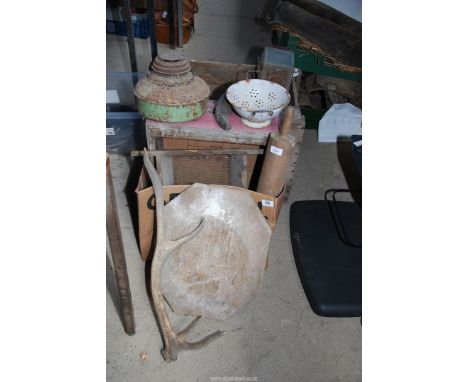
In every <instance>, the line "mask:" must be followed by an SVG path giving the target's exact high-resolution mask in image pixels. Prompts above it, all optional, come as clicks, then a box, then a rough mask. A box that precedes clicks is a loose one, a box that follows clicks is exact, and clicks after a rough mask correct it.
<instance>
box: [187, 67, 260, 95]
mask: <svg viewBox="0 0 468 382" xmlns="http://www.w3.org/2000/svg"><path fill="white" fill-rule="evenodd" d="M190 65H191V66H192V70H193V71H194V72H195V73H196V74H197V76H200V77H201V78H203V79H204V80H205V81H206V83H207V84H208V86H209V87H210V90H211V96H210V99H218V98H219V97H220V96H221V95H223V94H224V92H225V91H226V90H227V88H228V87H229V86H230V85H232V84H233V83H235V82H238V81H242V80H245V79H246V77H247V73H248V72H249V71H250V70H255V65H247V64H229V63H222V62H212V61H190Z"/></svg>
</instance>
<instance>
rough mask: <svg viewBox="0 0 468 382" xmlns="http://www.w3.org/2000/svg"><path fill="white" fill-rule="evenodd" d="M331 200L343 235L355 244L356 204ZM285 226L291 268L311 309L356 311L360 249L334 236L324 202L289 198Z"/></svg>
mask: <svg viewBox="0 0 468 382" xmlns="http://www.w3.org/2000/svg"><path fill="white" fill-rule="evenodd" d="M334 203H335V204H334V206H335V207H336V209H337V210H338V211H339V215H340V216H341V219H342V222H343V226H344V227H345V228H346V234H347V236H348V237H349V239H350V240H352V241H353V242H355V243H356V242H357V243H360V242H361V234H362V224H361V222H362V215H361V209H360V207H359V206H358V205H357V204H356V203H353V202H339V201H337V202H334ZM290 229H291V242H292V248H293V253H294V258H295V261H296V267H297V270H298V273H299V277H300V279H301V283H302V287H303V288H304V292H305V294H306V296H307V299H308V301H309V304H310V306H311V308H312V310H313V311H314V312H315V313H316V314H318V315H320V316H325V317H359V316H361V311H362V254H361V248H360V247H356V246H350V245H348V244H346V243H345V242H343V240H341V239H340V235H339V234H338V231H337V226H336V223H335V221H334V219H333V215H332V210H331V209H330V205H329V202H327V201H321V200H311V201H300V202H295V203H293V204H292V205H291V211H290Z"/></svg>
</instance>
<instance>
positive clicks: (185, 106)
mask: <svg viewBox="0 0 468 382" xmlns="http://www.w3.org/2000/svg"><path fill="white" fill-rule="evenodd" d="M134 92H135V96H136V97H137V105H138V110H139V111H140V113H142V114H143V115H144V116H145V117H146V118H148V119H154V120H156V121H162V122H184V121H191V120H193V119H197V118H199V117H201V116H202V115H203V114H204V113H205V112H206V110H207V108H208V97H209V95H210V88H209V87H208V85H207V84H206V82H205V81H204V80H203V79H201V78H200V77H198V76H196V75H195V74H194V73H193V71H192V68H191V67H190V64H189V62H188V61H187V60H186V59H185V57H184V56H183V54H182V53H181V52H180V51H176V50H171V51H169V52H167V53H163V54H161V55H159V56H157V57H156V58H155V59H154V60H153V62H152V63H151V67H150V71H149V72H148V74H147V75H146V77H144V78H142V79H141V80H140V81H138V83H137V84H136V86H135V89H134Z"/></svg>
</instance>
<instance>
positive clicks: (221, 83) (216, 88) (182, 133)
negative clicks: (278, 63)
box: [146, 61, 305, 195]
mask: <svg viewBox="0 0 468 382" xmlns="http://www.w3.org/2000/svg"><path fill="white" fill-rule="evenodd" d="M190 64H191V66H192V69H193V71H194V72H195V73H196V74H197V75H198V76H200V77H201V78H203V79H204V80H205V81H206V83H207V84H208V86H209V87H210V91H211V93H210V99H213V100H216V99H218V98H219V97H220V96H221V95H222V94H223V93H224V92H225V91H226V90H227V88H228V87H229V86H230V85H231V84H233V83H235V82H238V81H241V80H244V79H246V78H247V76H248V74H249V72H252V71H255V65H247V64H227V63H219V62H208V61H191V62H190ZM297 99H298V96H297V90H296V87H295V82H294V81H293V84H292V86H291V104H290V106H292V107H294V108H295V113H294V120H293V126H292V128H291V131H290V134H292V135H293V136H294V137H295V138H296V140H297V142H298V144H297V145H296V148H295V151H294V153H293V158H292V161H291V163H290V166H289V171H288V176H287V181H286V184H285V191H286V192H285V194H286V195H287V194H288V192H289V189H290V187H291V183H292V179H293V177H294V170H295V165H296V161H297V157H298V155H299V150H300V146H301V145H300V143H301V142H302V137H303V134H304V127H305V121H304V117H303V116H302V115H301V114H300V109H299V105H298V104H297ZM195 125H196V121H194V124H193V126H192V127H184V128H174V125H171V124H164V123H159V122H155V121H149V120H147V122H146V136H147V142H148V148H149V150H190V149H192V150H199V149H234V148H235V149H250V148H259V147H261V148H264V147H265V146H266V144H267V142H268V135H269V133H270V130H268V129H248V130H246V132H239V131H233V130H228V131H226V130H222V129H221V128H219V129H213V130H210V131H209V132H207V131H206V130H203V129H199V128H197V126H195ZM261 160H262V158H258V157H257V156H256V155H230V156H225V155H216V156H210V157H207V156H202V157H201V158H200V157H197V156H194V155H191V156H190V157H184V156H177V157H172V156H168V157H162V158H159V159H157V163H156V165H157V167H159V170H160V171H161V172H162V178H163V184H166V185H171V184H191V183H193V182H195V181H197V182H202V183H214V184H231V185H236V186H242V187H245V188H249V185H250V184H251V180H252V176H254V175H255V174H256V171H259V168H260V166H259V163H261ZM158 162H159V163H158ZM254 180H255V179H254ZM251 187H252V186H251Z"/></svg>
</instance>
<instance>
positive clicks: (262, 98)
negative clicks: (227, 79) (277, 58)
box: [226, 79, 290, 128]
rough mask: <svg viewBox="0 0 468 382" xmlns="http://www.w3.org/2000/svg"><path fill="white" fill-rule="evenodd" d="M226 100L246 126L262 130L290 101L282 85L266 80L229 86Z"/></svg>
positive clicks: (241, 82)
mask: <svg viewBox="0 0 468 382" xmlns="http://www.w3.org/2000/svg"><path fill="white" fill-rule="evenodd" d="M226 98H227V99H228V101H229V102H230V103H231V105H232V106H233V108H234V110H235V111H236V113H237V114H239V115H240V117H241V121H242V123H243V124H244V125H246V126H249V127H253V128H261V127H266V126H268V125H269V124H270V123H271V119H272V118H274V117H276V116H277V115H278V114H279V113H280V112H281V110H283V109H284V108H285V107H286V106H287V105H288V104H289V100H290V95H289V92H288V91H287V90H286V89H285V88H283V87H282V86H281V85H278V84H275V83H274V82H271V81H266V80H257V79H252V80H244V81H239V82H236V83H235V84H232V85H231V86H229V88H228V90H227V92H226Z"/></svg>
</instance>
